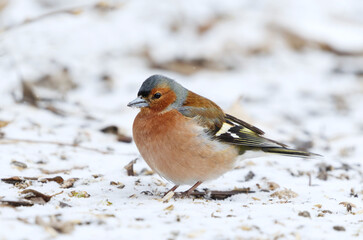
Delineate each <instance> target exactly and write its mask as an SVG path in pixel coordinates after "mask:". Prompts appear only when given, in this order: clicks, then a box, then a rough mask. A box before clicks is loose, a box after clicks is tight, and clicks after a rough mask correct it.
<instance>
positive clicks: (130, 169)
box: [124, 158, 137, 176]
mask: <svg viewBox="0 0 363 240" xmlns="http://www.w3.org/2000/svg"><path fill="white" fill-rule="evenodd" d="M136 161H137V158H136V159H134V160H132V161H131V162H129V163H128V164H127V165H126V166H125V167H124V168H125V169H126V170H127V176H135V173H134V164H135V163H136Z"/></svg>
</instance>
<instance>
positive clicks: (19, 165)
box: [11, 160, 28, 170]
mask: <svg viewBox="0 0 363 240" xmlns="http://www.w3.org/2000/svg"><path fill="white" fill-rule="evenodd" d="M11 165H13V166H15V167H17V168H18V169H19V170H24V169H26V168H27V167H28V165H26V164H25V163H23V162H20V161H16V160H12V161H11Z"/></svg>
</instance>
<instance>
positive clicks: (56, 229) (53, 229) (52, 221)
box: [35, 215, 75, 237]
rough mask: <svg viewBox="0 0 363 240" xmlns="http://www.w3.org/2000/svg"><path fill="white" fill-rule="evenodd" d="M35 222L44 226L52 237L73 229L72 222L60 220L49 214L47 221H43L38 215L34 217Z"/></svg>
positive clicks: (67, 232)
mask: <svg viewBox="0 0 363 240" xmlns="http://www.w3.org/2000/svg"><path fill="white" fill-rule="evenodd" d="M35 223H36V224H38V225H40V226H42V227H44V229H45V230H46V231H47V232H48V233H49V234H50V235H51V236H53V237H55V236H57V235H58V234H69V233H71V232H72V231H73V230H74V225H75V223H74V222H70V221H63V222H62V221H60V220H58V219H57V218H56V217H55V216H53V215H52V216H50V217H49V221H48V222H46V221H44V220H43V219H42V218H41V217H40V216H36V217H35Z"/></svg>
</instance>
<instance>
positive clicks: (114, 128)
mask: <svg viewBox="0 0 363 240" xmlns="http://www.w3.org/2000/svg"><path fill="white" fill-rule="evenodd" d="M100 131H101V132H103V133H109V134H114V135H117V134H118V127H117V126H114V125H111V126H107V127H104V128H102V129H101V130H100Z"/></svg>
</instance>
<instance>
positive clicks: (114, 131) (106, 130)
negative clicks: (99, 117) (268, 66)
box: [100, 125, 132, 143]
mask: <svg viewBox="0 0 363 240" xmlns="http://www.w3.org/2000/svg"><path fill="white" fill-rule="evenodd" d="M100 131H101V132H103V133H107V134H113V135H115V136H116V137H117V141H119V142H124V143H131V142H132V137H130V136H127V135H125V134H123V133H120V131H119V128H118V127H117V126H114V125H111V126H108V127H105V128H102V129H101V130H100Z"/></svg>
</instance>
